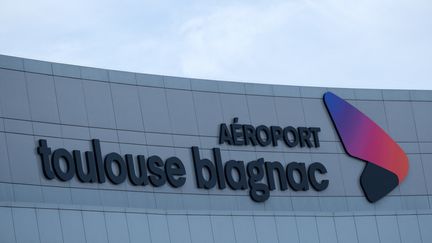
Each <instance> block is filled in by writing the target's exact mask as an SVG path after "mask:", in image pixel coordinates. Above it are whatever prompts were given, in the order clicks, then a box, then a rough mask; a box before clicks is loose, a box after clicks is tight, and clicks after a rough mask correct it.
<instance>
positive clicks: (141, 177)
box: [125, 154, 148, 186]
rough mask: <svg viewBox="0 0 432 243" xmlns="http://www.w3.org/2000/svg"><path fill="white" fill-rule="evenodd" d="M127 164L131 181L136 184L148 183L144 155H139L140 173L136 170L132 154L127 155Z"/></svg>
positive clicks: (143, 184)
mask: <svg viewBox="0 0 432 243" xmlns="http://www.w3.org/2000/svg"><path fill="white" fill-rule="evenodd" d="M125 159H126V165H127V168H128V170H127V171H128V175H129V181H130V182H131V183H132V185H135V186H145V185H147V184H148V177H147V168H146V161H145V157H144V155H138V156H137V162H138V175H137V173H136V172H135V163H134V160H133V156H132V155H131V154H126V155H125Z"/></svg>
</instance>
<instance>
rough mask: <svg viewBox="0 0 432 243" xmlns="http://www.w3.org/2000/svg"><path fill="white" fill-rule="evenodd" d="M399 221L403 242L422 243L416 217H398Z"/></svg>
mask: <svg viewBox="0 0 432 243" xmlns="http://www.w3.org/2000/svg"><path fill="white" fill-rule="evenodd" d="M397 221H398V225H399V232H400V236H401V239H402V242H410V243H416V242H422V241H421V236H420V230H419V225H418V224H419V222H418V219H417V216H416V215H398V216H397Z"/></svg>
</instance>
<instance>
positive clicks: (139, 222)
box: [126, 213, 151, 243]
mask: <svg viewBox="0 0 432 243" xmlns="http://www.w3.org/2000/svg"><path fill="white" fill-rule="evenodd" d="M126 218H127V224H128V230H129V237H130V242H131V243H150V242H151V239H150V231H149V222H148V219H147V215H145V214H134V213H127V214H126Z"/></svg>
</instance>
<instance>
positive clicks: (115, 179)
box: [105, 153, 127, 185]
mask: <svg viewBox="0 0 432 243" xmlns="http://www.w3.org/2000/svg"><path fill="white" fill-rule="evenodd" d="M113 164H116V165H117V168H118V173H117V175H116V173H114V171H113ZM105 173H106V175H107V177H108V179H109V180H110V181H111V182H112V183H113V184H115V185H118V184H120V183H123V182H124V181H125V180H126V175H127V169H126V164H125V161H124V160H123V158H122V157H121V156H120V154H118V153H109V154H107V156H106V157H105Z"/></svg>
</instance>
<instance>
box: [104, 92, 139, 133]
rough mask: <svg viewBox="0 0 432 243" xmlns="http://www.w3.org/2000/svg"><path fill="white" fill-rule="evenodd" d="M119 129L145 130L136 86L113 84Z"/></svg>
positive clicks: (113, 96)
mask: <svg viewBox="0 0 432 243" xmlns="http://www.w3.org/2000/svg"><path fill="white" fill-rule="evenodd" d="M111 92H112V99H113V104H114V114H115V118H116V121H117V128H118V129H127V130H137V131H143V130H144V125H143V124H144V123H143V121H142V115H141V108H140V101H139V97H138V91H137V89H136V88H135V87H134V86H129V85H121V84H111Z"/></svg>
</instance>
